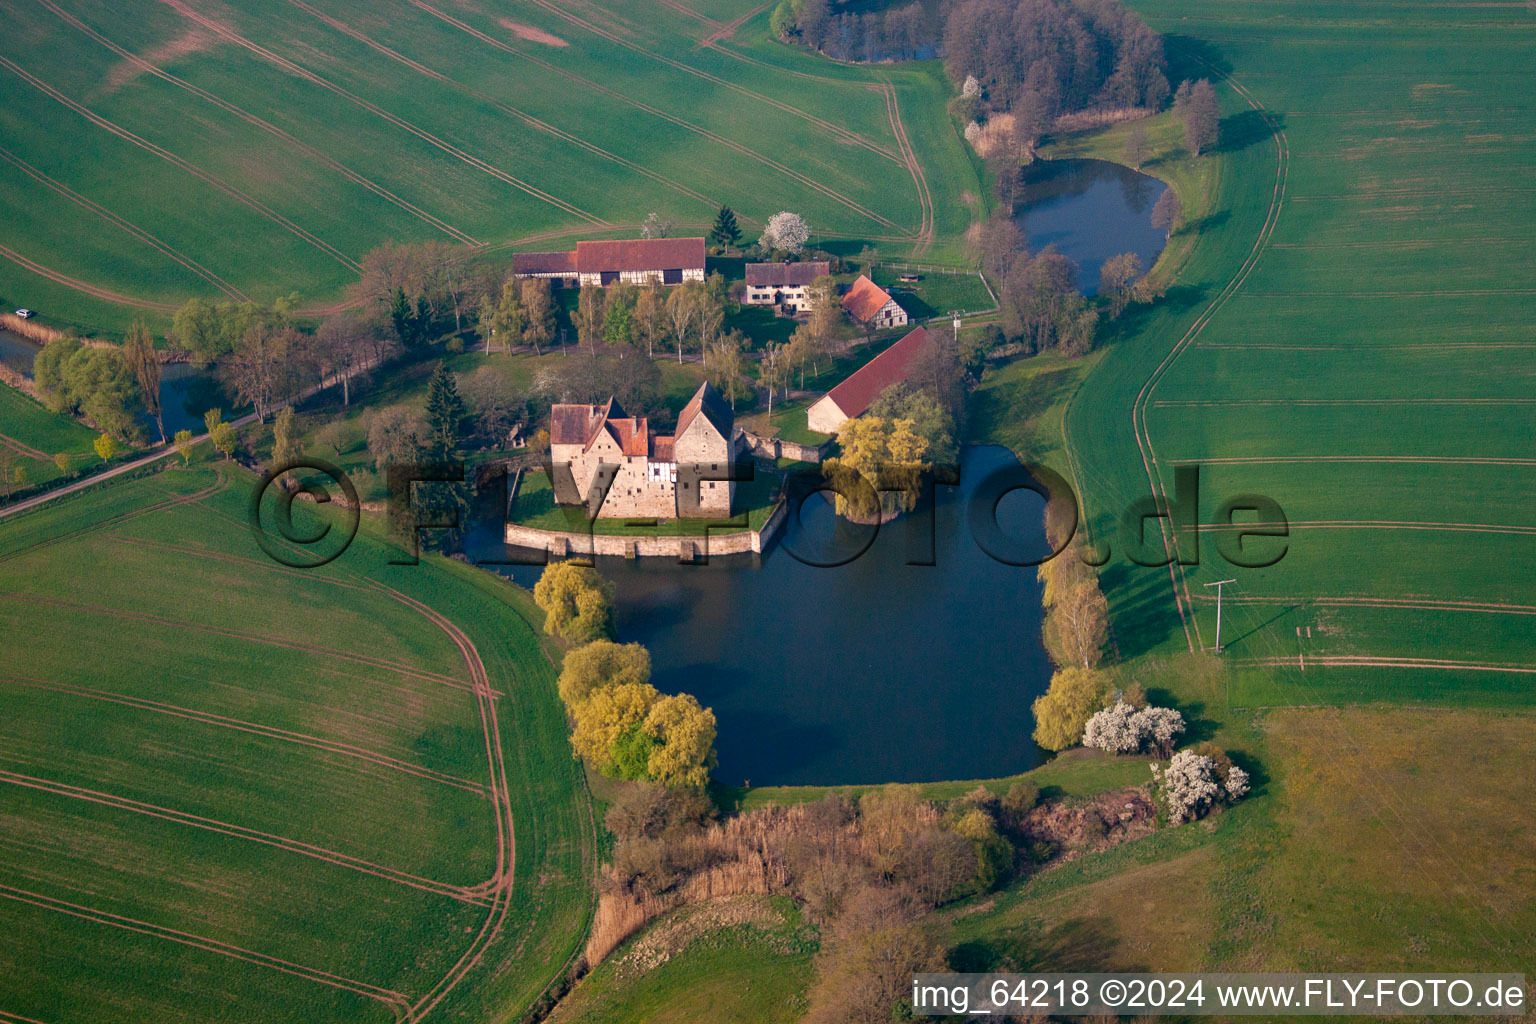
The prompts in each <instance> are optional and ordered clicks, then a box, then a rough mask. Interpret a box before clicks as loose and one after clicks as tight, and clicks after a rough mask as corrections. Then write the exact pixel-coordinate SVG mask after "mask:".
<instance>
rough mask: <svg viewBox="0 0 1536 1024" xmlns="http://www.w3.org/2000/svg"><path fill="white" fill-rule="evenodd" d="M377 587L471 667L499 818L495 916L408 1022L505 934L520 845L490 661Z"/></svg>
mask: <svg viewBox="0 0 1536 1024" xmlns="http://www.w3.org/2000/svg"><path fill="white" fill-rule="evenodd" d="M374 586H375V587H377V588H378V589H379V591H380V592H382V593H384V594H386V595H388V596H389V597H390V598H392V599H393V600H395V601H398V602H399V603H401V604H403V605H405V606H406V607H407V608H410V609H412V610H413V611H416V612H417V613H419V614H421V615H422V616H424V617H426V618H427V619H428V620H429V621H430V622H432V623H433V624H434V625H436V626H437V627H438V628H439V629H441V630H442V631H443V632H444V633H446V634H447V635H448V638H449V639H450V640H452V641H453V643H454V645H455V646H456V647H458V649H459V651H460V653H461V654H462V655H463V656H464V663H465V665H466V667H468V669H469V672H470V678H471V679H472V680H473V681H474V685H475V696H476V701H477V703H478V705H479V708H480V721H481V731H482V733H483V734H484V736H485V749H486V759H487V764H488V767H489V769H490V780H491V802H492V804H493V806H494V808H495V816H496V873H495V875H494V876H493V878H492V883H493V884H492V885H491V888H490V890H489V893H490V898H491V909H490V913H488V914H487V915H486V917H485V920H484V921H483V922H482V923H481V926H480V930H479V931H478V932H477V933H476V934H475V938H474V940H473V941H472V942H471V943H470V945H469V948H467V949H466V950H465V951H464V953H463V955H461V956H460V957H459V959H458V961H457V962H456V963H455V964H454V965H453V967H451V968H450V969H449V971H448V973H447V974H445V975H444V976H443V977H442V979H441V980H439V981H438V983H437V984H436V985H434V986H433V987H432V988H431V989H429V990H428V991H427V992H426V993H425V994H424V995H422V996H421V997H420V998H419V999H417V1000H416V1002H415V1003H413V1004H412V1005H411V1008H410V1012H409V1014H408V1015H407V1017H406V1020H408V1021H412V1022H414V1021H418V1020H420V1019H421V1018H423V1017H425V1016H426V1015H427V1014H428V1013H430V1012H431V1011H432V1010H433V1008H434V1007H436V1006H437V1005H438V1004H439V1003H441V1002H442V1001H443V999H445V998H447V996H448V995H449V993H451V992H452V991H453V989H454V988H456V987H457V986H458V985H459V983H460V982H462V981H463V980H464V977H465V976H466V975H467V974H468V973H469V971H470V970H471V969H472V968H474V967H475V966H476V965H477V964H479V963H480V961H481V957H482V956H483V955H484V953H485V950H486V948H487V947H489V946H490V944H491V943H492V942H494V941H495V940H496V938H497V937H498V936H500V934H501V931H502V928H503V927H504V926H505V924H506V919H507V914H508V913H509V912H510V910H511V905H512V883H513V877H514V875H515V872H516V863H517V846H516V842H515V840H514V836H513V820H512V798H511V796H510V787H509V786H508V783H507V772H506V762H505V759H504V758H503V756H502V745H501V725H500V723H499V721H498V720H497V717H496V704H495V702H494V701H493V700H492V699H491V698H492V696H493V695H494V691H493V690H492V688H491V683H490V676H489V675H488V674H487V672H486V670H485V663H484V662H483V661H481V660H480V652H479V651H478V650H476V649H475V645H474V642H473V641H472V640H470V639H469V637H468V636H467V635H466V634H465V633H464V631H463V630H461V629H459V627H458V626H456V625H454V624H453V622H451V621H450V620H449V619H448V618H446V617H445V616H443V615H441V614H439V613H438V612H436V611H433V610H432V609H431V608H429V607H427V606H426V605H425V604H422V603H421V602H420V601H417V600H416V599H415V598H412V597H408V596H406V595H405V594H402V593H401V592H400V591H398V590H394V589H393V588H391V587H387V586H385V585H384V584H382V583H377V582H375V583H374ZM477 892H485V890H484V889H483V888H482V889H479V890H477Z"/></svg>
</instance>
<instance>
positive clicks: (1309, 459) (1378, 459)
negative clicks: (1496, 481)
mask: <svg viewBox="0 0 1536 1024" xmlns="http://www.w3.org/2000/svg"><path fill="white" fill-rule="evenodd" d="M1176 461H1180V462H1190V463H1199V464H1200V465H1202V466H1278V465H1289V464H1306V465H1317V464H1327V463H1347V464H1357V463H1358V464H1366V465H1374V464H1376V463H1382V464H1386V465H1392V464H1394V463H1403V464H1408V465H1430V466H1536V459H1505V458H1498V457H1495V456H1485V455H1469V456H1456V455H1233V456H1229V457H1226V458H1216V459H1180V460H1176Z"/></svg>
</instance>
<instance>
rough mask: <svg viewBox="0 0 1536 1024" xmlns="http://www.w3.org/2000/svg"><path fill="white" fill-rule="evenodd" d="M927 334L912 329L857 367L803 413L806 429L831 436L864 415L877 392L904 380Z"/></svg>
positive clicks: (926, 339)
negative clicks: (849, 422) (846, 423)
mask: <svg viewBox="0 0 1536 1024" xmlns="http://www.w3.org/2000/svg"><path fill="white" fill-rule="evenodd" d="M928 345H929V338H928V332H927V330H925V329H924V328H922V327H917V328H914V329H913V330H912V331H911V332H910V333H908V334H907V335H906V337H904V338H902V339H901V340H900V341H898V342H896V344H894V345H892V346H891V347H890V348H888V349H886V350H885V351H884V352H881V353H880V354H879V355H877V356H875V358H873V359H871V360H870V361H869V362H867V363H865V364H864V365H863V366H861V367H859V368H858V369H857V370H856V371H854V373H853V374H852V375H851V376H849V377H848V379H847V380H845V381H843V382H842V383H841V384H839V385H838V386H837V387H835V388H833V389H832V390H831V391H828V392H827V393H826V394H825V395H822V396H821V398H819V399H817V400H816V402H815V403H813V404H812V405H811V407H810V408H809V409H807V410H806V411H805V421H806V426H808V427H810V428H811V429H812V430H814V431H816V432H817V433H820V434H835V433H837V431H838V428H840V427H841V426H842V425H843V424H844V423H845V422H847V421H848V420H851V419H855V418H857V417H859V416H862V415H864V413H865V412H866V411H868V409H869V407H870V405H871V404H872V403H873V402H874V400H875V399H876V398H878V397H879V396H880V392H882V391H884V390H885V389H886V388H888V387H890V386H891V385H892V384H895V383H896V382H897V381H901V380H905V379H906V378H907V372H908V370H909V369H910V367H911V365H912V361H913V360H914V359H916V358H917V357H918V356H919V355H921V354H922V353H923V352H924V351H926V350H927V348H928Z"/></svg>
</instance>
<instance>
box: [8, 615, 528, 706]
mask: <svg viewBox="0 0 1536 1024" xmlns="http://www.w3.org/2000/svg"><path fill="white" fill-rule="evenodd" d="M0 601H15V602H18V603H20V604H35V605H46V606H48V607H53V608H64V609H67V610H70V611H78V612H84V613H86V614H88V615H99V616H102V617H104V618H109V619H118V620H122V621H126V622H142V623H146V624H148V625H153V626H164V627H166V628H168V629H177V630H185V631H187V632H192V633H206V634H209V635H211V636H222V637H227V638H229V639H231V640H245V641H248V642H250V643H256V644H261V645H263V646H267V647H282V648H286V649H288V650H294V651H302V652H303V653H305V654H313V655H315V656H316V657H320V658H328V659H330V660H333V661H346V662H352V663H354V664H358V665H364V666H367V667H368V668H374V669H379V670H381V671H384V672H390V673H394V674H395V675H400V676H405V677H407V678H411V679H419V680H422V681H423V682H429V683H437V684H438V685H440V686H447V687H451V688H453V689H456V690H465V691H471V692H473V691H475V689H476V688H475V686H474V685H472V684H470V683H465V682H463V681H461V680H458V679H455V678H453V677H452V676H446V675H443V674H441V673H438V672H429V671H427V670H426V669H419V668H414V667H412V666H409V665H402V664H400V663H399V662H393V661H389V660H387V659H384V658H375V657H373V656H372V655H367V654H357V653H354V652H351V651H341V650H337V649H335V648H332V647H323V646H321V645H319V644H311V643H307V642H305V641H302V640H294V639H291V638H289V637H281V636H274V635H270V634H265V633H250V632H246V631H245V630H238V629H229V628H226V627H223V626H210V625H205V624H203V623H200V622H188V621H187V620H185V619H172V618H168V617H166V616H162V615H153V614H150V613H149V612H131V611H125V610H123V609H121V608H102V607H100V606H98V605H89V604H83V603H80V602H78V601H67V600H64V599H62V598H56V597H43V596H41V595H37V594H20V593H14V592H6V591H0ZM374 682H377V680H374ZM379 685H384V684H382V683H380V684H379ZM491 696H492V699H495V698H496V697H498V696H499V694H496V693H494V692H493V693H492V694H491Z"/></svg>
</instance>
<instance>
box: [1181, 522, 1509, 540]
mask: <svg viewBox="0 0 1536 1024" xmlns="http://www.w3.org/2000/svg"><path fill="white" fill-rule="evenodd" d="M1285 525H1286V528H1287V529H1290V530H1428V531H1431V532H1436V533H1500V534H1505V535H1508V536H1515V537H1536V526H1501V525H1498V524H1496V523H1429V522H1411V521H1406V520H1392V519H1287V520H1286V523H1285ZM1262 526H1264V524H1263V523H1232V524H1231V525H1221V524H1212V525H1206V526H1202V527H1200V532H1201V533H1243V532H1244V531H1247V530H1251V529H1253V528H1255V527H1262Z"/></svg>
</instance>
